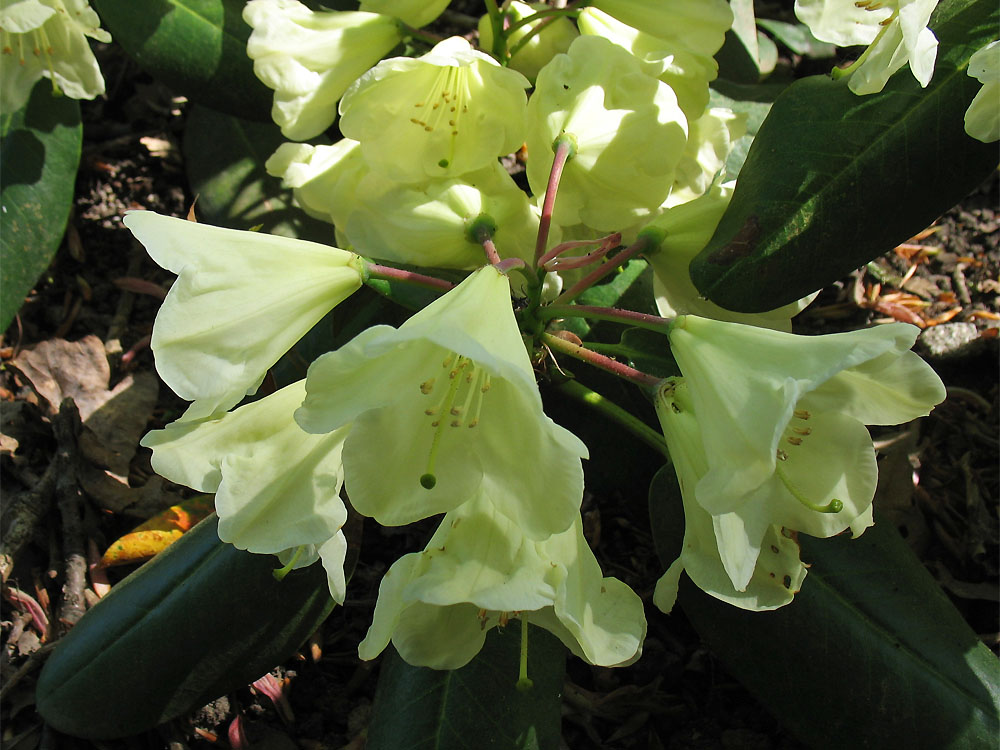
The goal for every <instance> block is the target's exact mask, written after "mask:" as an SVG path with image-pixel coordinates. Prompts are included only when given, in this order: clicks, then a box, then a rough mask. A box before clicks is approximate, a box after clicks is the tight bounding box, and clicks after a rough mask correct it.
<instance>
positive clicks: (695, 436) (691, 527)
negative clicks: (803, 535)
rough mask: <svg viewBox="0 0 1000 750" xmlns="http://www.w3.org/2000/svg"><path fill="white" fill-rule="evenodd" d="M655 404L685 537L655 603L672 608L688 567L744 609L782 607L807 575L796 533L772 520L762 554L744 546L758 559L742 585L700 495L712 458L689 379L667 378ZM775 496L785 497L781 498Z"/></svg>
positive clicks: (701, 583) (699, 581)
mask: <svg viewBox="0 0 1000 750" xmlns="http://www.w3.org/2000/svg"><path fill="white" fill-rule="evenodd" d="M654 405H655V407H656V414H657V416H658V417H659V419H660V425H661V427H662V428H663V436H664V437H665V438H666V441H667V448H668V449H669V451H670V459H671V462H672V463H673V466H674V471H675V472H676V474H677V482H678V484H679V485H680V490H681V500H682V502H683V505H684V541H683V542H682V544H681V552H680V555H679V556H678V557H677V559H676V560H674V562H673V563H672V564H671V565H670V567H669V568H667V572H666V573H664V574H663V576H662V577H661V578H660V580H659V581H657V583H656V590H655V591H654V592H653V603H654V604H655V605H656V606H657V607H659V608H660V609H661V610H662V611H664V612H670V610H671V609H673V606H674V601H675V600H676V599H677V586H678V583H679V581H680V575H681V571H684V570H686V571H687V574H688V577H689V578H690V579H691V580H692V581H693V582H694V584H695V585H696V586H697V587H698V588H700V589H701V590H702V591H704V592H706V593H708V594H711V595H712V596H714V597H715V598H717V599H721V600H722V601H724V602H728V603H729V604H732V605H735V606H737V607H740V608H742V609H749V610H755V611H760V610H768V609H777V608H778V607H782V606H784V605H786V604H788V603H789V602H791V601H792V597H794V596H795V594H796V593H798V591H799V589H800V588H801V586H802V580H803V579H804V578H805V576H806V566H805V565H803V564H802V561H801V560H800V559H799V545H798V542H797V541H796V534H795V532H794V531H791V530H788V529H783V528H781V527H780V526H775V525H773V524H769V525H768V526H767V528H766V529H765V530H764V536H763V539H762V540H761V545H760V553H759V554H758V553H756V552H753V551H747V550H745V549H744V550H743V552H744V553H745V554H749V555H751V556H754V557H755V558H756V560H755V563H754V564H753V574H752V575H751V576H750V580H749V581H748V582H747V584H746V586H745V587H744V588H743V589H742V590H741V589H737V588H736V586H735V585H734V584H733V581H732V580H731V579H730V577H729V574H728V573H727V572H726V566H725V565H724V564H723V562H722V554H721V552H720V541H719V540H718V539H717V538H716V532H715V523H714V521H715V519H714V518H713V516H712V514H711V513H709V512H708V511H706V510H705V509H704V508H702V507H701V505H699V504H698V502H697V500H696V499H695V487H696V486H697V484H698V481H699V480H700V479H701V477H703V476H704V475H705V473H706V472H707V471H708V461H707V459H706V458H705V448H704V446H703V444H702V438H701V428H700V426H699V423H698V419H697V416H696V415H695V412H694V407H693V405H692V404H691V398H690V395H689V394H688V391H687V383H686V382H685V381H684V378H669V379H668V380H667V381H665V382H664V383H663V385H661V386H660V388H659V390H658V391H657V395H656V399H655V400H654ZM774 500H775V502H781V500H780V497H776V498H774Z"/></svg>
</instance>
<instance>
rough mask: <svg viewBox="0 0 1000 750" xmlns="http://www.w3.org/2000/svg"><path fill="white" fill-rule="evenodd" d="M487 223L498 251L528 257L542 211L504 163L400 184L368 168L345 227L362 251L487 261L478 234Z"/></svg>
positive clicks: (407, 258)
mask: <svg viewBox="0 0 1000 750" xmlns="http://www.w3.org/2000/svg"><path fill="white" fill-rule="evenodd" d="M479 222H485V223H486V226H487V227H488V228H489V229H490V230H491V232H492V233H491V236H492V239H493V242H494V244H495V245H496V247H497V250H498V251H499V253H500V255H501V257H504V258H511V257H517V258H522V259H524V260H530V259H531V257H532V254H533V253H534V249H535V235H536V233H537V231H538V216H537V215H536V214H535V213H534V212H533V211H532V207H531V203H530V202H529V200H528V196H527V194H526V193H525V192H524V191H523V190H521V189H520V188H519V187H518V186H517V185H516V184H515V182H514V180H513V179H512V178H511V176H510V175H509V174H507V170H505V169H504V168H503V167H502V166H501V165H500V163H499V162H497V161H494V162H493V163H492V164H490V165H489V166H486V167H483V168H482V169H480V170H478V171H476V172H470V173H469V174H466V175H463V176H462V177H460V178H455V179H438V180H427V181H425V182H422V183H414V184H410V183H399V182H394V181H392V180H387V179H386V178H384V177H382V176H381V175H380V174H378V173H375V172H371V173H370V174H368V175H367V176H366V177H365V178H364V179H363V180H360V181H359V183H358V185H357V186H356V188H355V193H354V205H353V210H352V211H351V213H350V216H349V218H348V220H347V223H346V224H344V225H342V227H341V229H342V230H343V232H344V234H345V235H346V236H347V238H348V240H350V242H351V245H352V246H353V247H354V249H355V250H357V251H358V252H359V253H363V254H364V255H366V256H373V257H375V258H380V259H384V260H388V261H392V262H396V263H413V264H417V265H422V266H437V267H440V268H473V267H476V266H481V265H482V264H483V247H482V244H481V243H480V242H479V241H478V240H477V239H476V237H475V235H474V229H475V226H476V225H477V223H479Z"/></svg>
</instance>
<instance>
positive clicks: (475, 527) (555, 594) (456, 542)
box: [358, 495, 646, 669]
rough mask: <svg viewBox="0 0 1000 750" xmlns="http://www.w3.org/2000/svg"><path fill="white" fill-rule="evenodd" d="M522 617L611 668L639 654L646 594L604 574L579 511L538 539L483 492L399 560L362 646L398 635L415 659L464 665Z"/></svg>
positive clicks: (367, 649)
mask: <svg viewBox="0 0 1000 750" xmlns="http://www.w3.org/2000/svg"><path fill="white" fill-rule="evenodd" d="M513 618H519V619H527V621H528V622H529V623H531V624H534V625H538V626H540V627H543V628H546V629H547V630H549V631H550V632H552V633H553V634H554V635H555V636H557V637H558V638H559V639H560V640H561V641H562V642H563V643H564V644H565V645H566V647H567V648H569V649H570V650H571V651H572V652H573V653H574V654H576V655H577V656H579V657H581V658H582V659H585V660H586V661H588V662H590V663H591V664H598V665H601V666H608V667H611V666H625V665H627V664H630V663H632V662H633V661H635V660H636V659H637V658H639V654H640V651H641V648H642V641H643V638H644V637H645V634H646V620H645V617H644V616H643V611H642V601H641V600H640V599H639V597H638V596H636V594H635V593H634V592H633V591H632V590H631V589H630V588H629V587H628V586H627V585H625V584H624V583H622V582H621V581H619V580H618V579H616V578H604V577H603V576H602V574H601V568H600V565H599V564H598V563H597V560H596V559H595V558H594V553H593V552H591V551H590V547H588V546H587V542H586V540H585V539H584V537H583V525H582V522H581V519H580V515H579V513H577V515H576V517H575V519H574V521H573V524H572V526H571V527H570V528H569V529H567V530H566V531H564V532H562V533H560V534H555V535H553V536H551V537H549V538H548V539H545V540H543V541H533V540H531V539H530V538H528V537H526V536H525V535H524V534H523V533H522V530H521V529H520V528H519V526H518V524H517V523H515V522H514V521H512V520H510V519H509V518H506V517H505V516H504V515H503V514H502V513H501V512H499V511H498V510H497V509H496V506H495V504H494V503H491V502H490V501H488V500H487V499H485V498H484V497H482V496H481V495H478V496H476V497H474V498H473V499H471V500H469V501H468V502H466V503H464V504H463V505H461V506H460V507H458V508H456V509H455V510H453V511H451V512H450V513H448V514H447V515H446V516H445V517H444V520H443V521H442V522H441V525H440V526H439V527H438V530H437V532H436V533H435V534H434V536H433V537H432V538H431V540H430V541H429V542H428V543H427V547H426V549H425V550H424V551H423V552H420V553H413V554H409V555H404V556H403V557H401V558H400V559H399V560H397V561H396V562H395V563H393V565H392V567H391V568H389V571H388V572H387V573H386V574H385V577H384V578H383V579H382V585H381V586H380V587H379V596H378V603H377V604H376V605H375V615H374V617H373V619H372V625H371V628H369V630H368V635H367V636H365V639H364V640H363V641H362V642H361V644H360V645H359V647H358V653H359V654H360V656H361V658H362V659H374V658H375V657H376V656H378V654H380V653H381V652H382V650H383V649H384V648H385V647H386V645H388V643H389V641H390V640H391V641H392V643H393V645H394V646H395V647H396V649H397V651H399V654H400V656H402V657H403V659H405V660H406V661H407V662H409V663H410V664H414V665H419V666H426V667H433V668H434V669H457V668H459V667H461V666H463V665H464V664H466V663H468V662H469V661H470V660H471V659H472V658H473V657H474V656H475V655H476V654H477V653H479V650H480V649H481V648H482V646H483V643H484V641H485V640H486V633H487V632H488V631H489V630H490V629H492V628H494V627H497V626H503V625H505V624H506V623H507V621H508V620H509V619H513Z"/></svg>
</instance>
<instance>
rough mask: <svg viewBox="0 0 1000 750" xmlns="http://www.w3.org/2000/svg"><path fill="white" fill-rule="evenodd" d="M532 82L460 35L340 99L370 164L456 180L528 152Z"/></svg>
mask: <svg viewBox="0 0 1000 750" xmlns="http://www.w3.org/2000/svg"><path fill="white" fill-rule="evenodd" d="M529 85H530V84H529V83H528V79H526V78H525V77H524V76H522V75H521V74H520V73H518V72H517V71H514V70H510V69H509V68H502V67H500V64H499V63H497V61H496V60H494V59H493V58H492V57H490V56H489V55H486V54H483V53H482V52H479V51H477V50H474V49H472V47H471V46H470V45H469V43H468V42H467V41H466V40H465V39H463V38H461V37H451V38H450V39H445V40H444V41H443V42H439V43H438V44H437V45H435V47H434V48H433V49H432V50H431V51H430V52H428V53H427V54H426V55H423V56H422V57H418V58H410V57H393V58H391V59H389V60H383V61H382V62H380V63H379V64H378V65H376V66H375V67H374V68H372V69H371V70H369V71H368V72H367V73H365V74H364V75H363V76H362V77H361V78H360V79H358V81H357V82H356V83H354V85H352V86H351V88H350V90H349V91H348V92H347V93H346V94H345V95H344V98H343V100H342V101H341V102H340V117H341V119H340V130H341V132H342V133H343V134H344V135H345V136H347V137H348V138H353V139H354V140H357V141H360V142H361V152H362V153H363V154H364V157H365V159H366V160H367V161H368V164H369V165H370V166H371V168H372V169H373V170H375V171H378V172H380V173H382V174H383V175H384V176H385V177H388V178H389V179H392V180H398V181H400V182H421V181H423V180H426V179H427V178H429V177H430V178H436V177H456V176H458V175H462V174H465V173H466V172H472V171H474V170H477V169H481V168H483V167H485V166H488V165H489V164H490V162H492V161H495V160H496V158H497V157H498V156H503V155H504V154H509V153H511V152H513V151H516V150H517V149H518V148H520V147H521V143H522V141H523V139H524V133H523V130H524V107H525V101H526V99H527V97H526V95H525V93H524V89H525V88H527V87H528V86H529Z"/></svg>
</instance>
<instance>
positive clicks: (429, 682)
mask: <svg viewBox="0 0 1000 750" xmlns="http://www.w3.org/2000/svg"><path fill="white" fill-rule="evenodd" d="M528 632H529V635H528V644H529V648H528V676H529V677H530V678H531V680H532V682H533V683H534V685H533V686H532V688H531V689H530V690H527V691H524V692H521V691H519V690H518V689H517V687H516V683H517V677H518V659H519V654H520V646H521V627H520V622H511V624H510V625H508V626H507V627H506V628H504V629H503V631H500V630H498V629H494V630H492V631H491V632H490V633H489V634H488V635H487V636H486V644H485V645H484V646H483V650H482V651H480V652H479V655H478V656H477V657H476V658H475V659H473V660H472V661H471V662H470V663H469V664H467V665H465V666H464V667H462V668H461V669H456V670H451V671H438V670H434V669H427V668H426V667H413V666H410V665H409V664H407V663H406V662H405V661H403V660H402V658H400V656H399V654H397V653H396V651H395V649H393V648H392V647H391V646H390V647H389V648H388V649H387V650H386V653H385V655H384V656H383V661H382V667H381V673H380V674H379V681H378V691H377V692H376V694H375V705H374V709H373V714H372V720H371V724H370V725H369V728H368V741H367V743H366V744H365V748H366V750H416V749H417V748H421V749H424V748H426V749H427V750H430V749H431V748H434V750H452V749H454V750H459V749H461V750H487V749H488V748H497V749H498V750H500V749H501V748H502V749H503V750H535V749H537V750H546V749H547V748H554V747H558V745H559V724H560V720H561V716H562V714H561V692H562V684H563V674H564V672H565V667H566V648H565V647H564V646H563V645H562V644H561V643H560V642H559V640H558V639H557V638H556V637H555V636H553V635H551V634H550V633H549V632H548V631H546V630H542V629H540V628H537V627H534V626H531V628H530V630H529V631H528Z"/></svg>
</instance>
